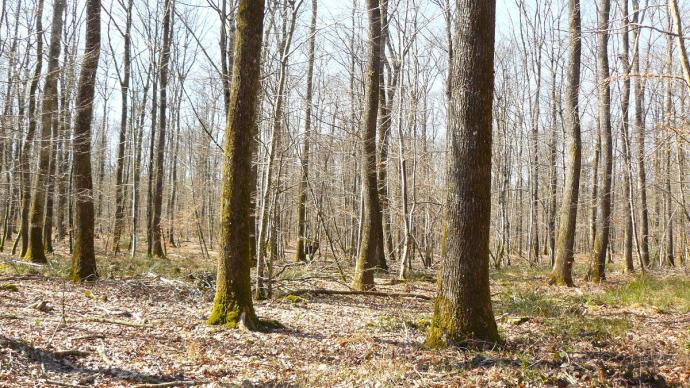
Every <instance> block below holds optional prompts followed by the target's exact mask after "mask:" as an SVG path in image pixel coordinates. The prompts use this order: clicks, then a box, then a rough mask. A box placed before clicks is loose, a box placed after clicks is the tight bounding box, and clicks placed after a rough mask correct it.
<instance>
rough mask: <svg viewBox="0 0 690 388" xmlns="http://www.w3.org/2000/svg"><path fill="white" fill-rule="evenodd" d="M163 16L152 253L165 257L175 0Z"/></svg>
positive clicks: (152, 218) (168, 0)
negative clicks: (163, 221) (163, 223)
mask: <svg viewBox="0 0 690 388" xmlns="http://www.w3.org/2000/svg"><path fill="white" fill-rule="evenodd" d="M164 7H165V9H164V16H163V47H162V51H161V64H160V93H161V94H160V105H161V106H160V115H159V117H160V119H159V124H158V136H157V138H156V141H157V142H158V146H157V148H156V160H155V169H154V173H155V184H154V187H153V192H152V194H153V209H152V215H151V254H152V255H153V256H155V257H159V258H165V252H164V251H163V239H162V236H161V234H162V229H161V214H162V212H163V183H164V180H165V179H164V178H165V174H164V172H165V171H164V170H165V137H166V131H167V129H168V128H167V118H168V117H167V107H168V68H169V65H170V42H171V40H172V37H171V34H172V33H171V19H172V13H173V8H174V7H175V1H174V0H166V1H165V5H164Z"/></svg>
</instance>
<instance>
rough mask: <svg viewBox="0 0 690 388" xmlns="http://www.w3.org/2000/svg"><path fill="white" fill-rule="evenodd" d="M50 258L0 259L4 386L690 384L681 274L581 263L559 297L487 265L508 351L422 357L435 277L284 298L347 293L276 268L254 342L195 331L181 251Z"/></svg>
mask: <svg viewBox="0 0 690 388" xmlns="http://www.w3.org/2000/svg"><path fill="white" fill-rule="evenodd" d="M61 253H62V254H60V253H58V254H55V255H53V256H52V257H51V258H50V260H51V263H50V264H49V265H48V266H46V267H41V268H38V267H33V266H31V265H26V264H20V263H18V262H17V261H15V260H14V259H13V258H12V257H10V256H0V386H32V385H34V386H74V387H76V386H94V385H97V386H133V385H139V386H142V387H143V386H154V387H155V386H159V387H160V386H166V385H165V384H164V383H170V384H168V385H167V386H173V385H175V384H177V385H208V386H215V385H243V386H254V385H298V386H324V387H325V386H336V385H341V386H342V385H345V386H362V385H369V386H401V385H402V386H439V387H441V386H519V385H523V386H545V385H546V386H581V385H585V386H638V385H639V386H690V276H689V274H688V272H687V269H686V270H685V271H684V270H680V269H679V270H676V271H673V272H654V273H650V274H648V275H646V276H644V277H641V276H640V275H626V274H622V273H621V272H620V271H619V270H618V267H617V266H616V265H613V267H612V269H611V270H610V272H609V274H608V281H607V282H606V283H605V284H603V285H601V286H598V285H596V286H595V285H590V284H588V283H586V282H584V281H582V280H580V279H582V271H583V269H584V267H578V268H577V274H576V276H577V279H578V280H579V281H577V285H578V287H577V288H571V289H563V288H557V287H550V286H548V285H547V284H546V279H547V278H546V275H547V273H548V270H547V269H546V268H545V267H530V266H528V265H527V264H526V263H520V264H519V265H514V266H512V267H509V268H506V269H501V270H493V271H492V275H491V290H492V295H493V308H494V311H495V313H496V319H497V322H498V324H499V328H500V332H501V336H502V337H503V338H504V340H505V342H504V343H503V344H502V345H500V346H496V347H494V348H490V349H484V350H468V349H460V348H446V349H443V350H433V349H427V348H425V346H424V338H425V334H426V328H427V327H428V324H429V321H430V317H431V310H432V302H431V298H432V297H433V296H434V293H435V283H434V276H433V271H431V270H429V271H420V272H416V273H415V274H414V275H415V276H414V279H413V280H410V281H406V282H403V283H399V282H395V281H393V280H392V279H393V278H394V277H395V276H394V275H383V274H381V275H379V277H378V278H377V286H376V287H377V290H378V291H381V292H384V293H398V294H399V293H406V294H413V295H417V296H419V295H421V296H422V297H409V296H406V297H401V296H397V297H391V296H363V295H322V294H308V293H301V292H300V295H295V293H296V292H295V291H294V290H296V289H300V290H305V289H332V290H346V289H347V287H346V286H344V285H343V284H346V283H344V282H343V281H342V280H341V279H340V275H339V271H338V270H337V267H336V266H335V265H334V263H333V262H328V263H325V262H324V261H323V260H316V261H315V262H313V263H312V264H309V265H288V266H285V265H284V264H282V263H279V264H278V265H276V272H279V275H278V276H277V279H278V280H277V281H276V283H275V286H274V288H275V290H274V293H275V296H274V298H272V299H271V300H268V301H262V302H257V303H256V310H257V313H258V315H259V316H260V317H262V318H270V319H275V320H277V321H279V322H280V323H281V324H283V325H284V326H285V327H284V328H282V329H277V330H275V331H273V332H269V333H257V332H249V331H246V330H243V329H227V328H224V327H211V326H208V325H207V324H206V318H207V317H208V313H209V311H210V307H211V300H212V297H213V281H214V279H213V275H212V271H213V268H214V263H212V262H207V261H204V260H202V259H199V257H198V256H197V255H196V254H194V253H193V250H192V249H191V248H182V249H172V250H171V251H170V252H169V260H168V261H160V260H158V261H157V260H151V259H145V258H136V259H135V260H130V259H129V258H124V257H123V258H105V257H100V258H99V268H100V274H101V279H100V280H99V281H97V282H95V283H91V284H78V285H75V284H72V283H69V282H68V281H66V280H65V278H66V276H65V275H66V273H67V268H68V265H69V259H68V258H67V257H66V256H67V255H65V254H64V253H65V252H61ZM578 261H579V262H582V259H581V258H578ZM343 265H345V264H343ZM351 271H352V268H351V267H350V266H349V265H348V266H346V267H345V273H346V274H350V273H351ZM174 382H177V383H174ZM156 384H157V385H156ZM175 386H176V385H175Z"/></svg>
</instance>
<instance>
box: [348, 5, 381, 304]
mask: <svg viewBox="0 0 690 388" xmlns="http://www.w3.org/2000/svg"><path fill="white" fill-rule="evenodd" d="M367 13H368V15H369V17H368V19H369V52H368V60H367V68H366V73H365V77H366V78H365V83H366V96H365V100H366V107H365V110H364V117H363V120H362V131H361V132H362V140H361V141H362V159H361V163H360V164H361V171H362V189H363V193H364V195H363V198H362V199H363V202H364V211H363V213H362V238H361V240H360V242H359V255H358V257H357V265H356V267H355V276H354V279H353V280H352V288H354V289H355V290H360V291H363V290H369V289H372V288H374V270H375V268H376V266H377V265H378V263H379V254H380V253H382V252H381V246H382V244H381V243H382V241H381V239H382V238H383V231H382V228H381V204H380V203H379V193H378V179H377V172H376V124H377V117H378V104H379V77H380V71H381V49H382V48H381V8H380V7H379V2H378V0H367Z"/></svg>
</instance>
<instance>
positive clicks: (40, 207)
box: [24, 0, 65, 263]
mask: <svg viewBox="0 0 690 388" xmlns="http://www.w3.org/2000/svg"><path fill="white" fill-rule="evenodd" d="M64 7H65V2H64V0H56V1H55V2H54V3H53V22H52V27H51V31H50V34H51V37H50V48H49V49H48V73H47V75H46V82H45V85H44V90H43V108H42V113H41V145H40V152H39V158H38V171H37V172H36V175H35V177H34V189H33V191H34V192H33V196H32V198H31V199H32V201H31V214H30V216H29V222H30V225H29V246H28V247H27V250H26V253H25V255H24V257H25V258H26V259H29V260H31V261H32V262H34V263H47V262H48V260H47V259H46V256H45V250H44V247H43V221H44V215H45V205H46V204H45V201H46V186H47V183H48V175H49V174H50V153H51V136H52V129H53V122H54V121H55V120H56V119H57V108H58V89H57V83H58V74H59V70H60V69H59V67H60V49H61V47H62V39H61V38H62V24H63V20H62V14H63V10H64Z"/></svg>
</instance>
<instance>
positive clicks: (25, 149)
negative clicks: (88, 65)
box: [12, 0, 45, 262]
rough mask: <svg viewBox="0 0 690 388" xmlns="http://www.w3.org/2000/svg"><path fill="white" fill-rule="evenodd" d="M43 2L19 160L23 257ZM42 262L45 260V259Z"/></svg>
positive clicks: (28, 214)
mask: <svg viewBox="0 0 690 388" xmlns="http://www.w3.org/2000/svg"><path fill="white" fill-rule="evenodd" d="M43 4H44V1H43V0H38V4H37V5H36V67H35V68H34V73H33V77H32V78H31V86H30V87H29V111H28V114H29V128H28V131H27V132H26V136H25V138H24V144H23V145H22V150H21V154H20V161H19V165H20V167H21V185H22V206H21V224H20V226H19V236H18V238H21V240H22V249H21V251H20V256H22V257H24V256H26V252H27V250H28V248H29V218H30V217H31V164H30V156H31V148H32V145H33V142H34V136H35V134H36V94H37V93H38V84H39V81H40V79H41V69H42V67H43V22H42V19H43ZM20 109H21V111H22V112H23V110H24V109H23V106H22V104H21V103H20ZM15 248H16V242H15ZM15 248H12V254H14V252H15ZM42 262H45V260H43V261H42Z"/></svg>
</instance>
